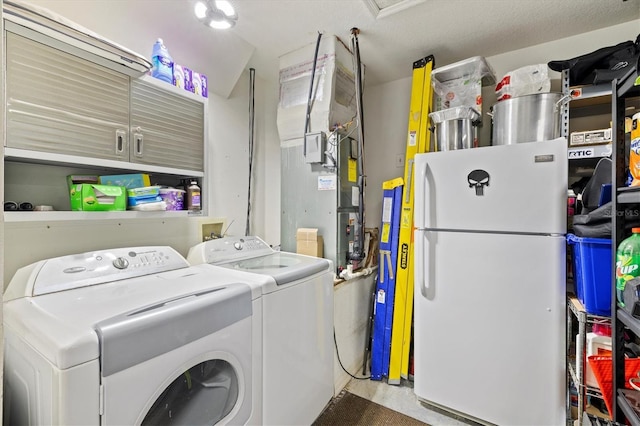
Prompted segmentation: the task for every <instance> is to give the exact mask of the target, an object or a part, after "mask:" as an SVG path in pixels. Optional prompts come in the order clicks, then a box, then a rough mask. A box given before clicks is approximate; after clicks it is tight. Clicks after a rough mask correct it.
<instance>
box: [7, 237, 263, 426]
mask: <svg viewBox="0 0 640 426" xmlns="http://www.w3.org/2000/svg"><path fill="white" fill-rule="evenodd" d="M261 285H262V284H261V281H260V280H252V279H251V277H245V279H243V281H238V276H237V274H225V273H224V272H221V271H212V269H211V268H210V267H208V266H207V265H201V266H193V267H190V266H189V264H188V263H187V261H186V260H185V259H184V257H182V256H181V255H180V254H179V253H177V252H176V251H175V250H173V249H172V248H170V247H134V248H122V249H112V250H105V251H95V252H89V253H83V254H78V255H70V256H63V257H58V258H53V259H48V260H43V261H40V262H37V263H34V264H32V265H29V266H26V267H24V268H21V269H20V270H19V271H18V272H17V273H16V274H15V276H14V278H13V279H12V281H11V282H10V284H9V286H8V287H7V290H6V292H5V294H4V336H5V358H4V368H5V371H4V380H5V382H4V383H5V390H4V403H5V407H4V416H5V417H4V421H5V424H34V425H35V424H65V425H72V424H79V425H124V424H129V425H134V424H135V425H140V424H143V425H144V424H161V423H167V422H168V421H169V418H171V419H172V420H171V421H172V424H184V425H187V424H188V425H192V424H214V423H220V424H226V423H232V424H245V423H252V424H260V423H262V407H261V401H262V396H261V389H262V372H261V368H260V367H261V364H260V360H261V358H262V356H261V349H262V345H261V341H262V339H261V317H262V311H261V300H260V298H261V297H260V296H261ZM254 380H255V381H256V383H253V381H254Z"/></svg>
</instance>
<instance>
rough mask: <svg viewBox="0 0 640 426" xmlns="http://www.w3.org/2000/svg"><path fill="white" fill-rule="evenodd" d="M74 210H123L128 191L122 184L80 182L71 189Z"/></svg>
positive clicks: (70, 195) (72, 208) (70, 194)
mask: <svg viewBox="0 0 640 426" xmlns="http://www.w3.org/2000/svg"><path fill="white" fill-rule="evenodd" d="M69 198H70V200H71V210H72V211H123V210H126V208H127V193H126V190H125V188H123V187H122V186H109V185H96V184H90V183H80V184H77V185H73V186H72V187H71V189H70V191H69Z"/></svg>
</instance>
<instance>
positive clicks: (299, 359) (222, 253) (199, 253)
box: [187, 237, 334, 425]
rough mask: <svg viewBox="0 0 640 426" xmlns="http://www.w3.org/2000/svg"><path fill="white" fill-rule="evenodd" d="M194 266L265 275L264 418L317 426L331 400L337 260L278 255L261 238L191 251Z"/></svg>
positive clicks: (220, 241)
mask: <svg viewBox="0 0 640 426" xmlns="http://www.w3.org/2000/svg"><path fill="white" fill-rule="evenodd" d="M187 260H188V261H189V262H190V263H191V264H201V263H203V262H204V263H208V264H210V265H213V267H216V268H217V269H225V268H226V269H227V270H231V271H236V272H237V273H239V274H241V275H239V277H246V276H248V275H253V276H260V277H262V279H263V281H264V284H263V288H262V290H263V291H262V293H263V294H262V313H263V317H262V321H263V328H262V340H263V348H262V356H263V362H262V371H263V376H262V379H263V388H262V395H263V411H262V414H263V422H264V424H267V425H303V424H311V423H313V421H314V420H315V419H316V418H317V417H318V415H319V414H320V413H321V412H322V410H323V409H324V407H325V406H326V404H327V403H328V402H329V401H330V400H331V398H332V397H333V359H334V358H333V357H334V355H333V347H334V343H333V277H334V274H333V265H332V262H331V261H329V260H327V259H321V258H316V257H310V256H304V255H299V254H294V253H285V252H279V251H275V250H273V249H271V248H270V247H269V246H268V245H267V244H266V243H265V242H264V241H262V240H261V239H260V238H258V237H225V238H220V239H216V240H210V241H206V242H204V243H201V244H198V245H196V246H194V247H192V248H191V250H189V254H188V256H187Z"/></svg>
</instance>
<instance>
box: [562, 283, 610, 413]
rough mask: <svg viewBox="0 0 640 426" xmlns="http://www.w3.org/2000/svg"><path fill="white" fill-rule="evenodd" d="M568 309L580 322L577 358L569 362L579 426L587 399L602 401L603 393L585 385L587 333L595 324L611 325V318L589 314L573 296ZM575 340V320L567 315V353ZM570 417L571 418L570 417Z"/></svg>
mask: <svg viewBox="0 0 640 426" xmlns="http://www.w3.org/2000/svg"><path fill="white" fill-rule="evenodd" d="M567 309H568V312H570V313H571V314H573V317H575V318H576V319H577V321H578V334H577V339H580V342H578V341H577V340H576V342H575V344H576V351H575V357H572V356H569V357H568V362H567V371H568V376H569V378H570V379H571V381H572V382H573V384H574V386H575V387H576V391H577V392H578V407H577V409H578V414H577V421H578V424H579V425H581V424H582V417H583V416H584V413H585V410H586V406H587V397H596V398H600V399H602V393H601V392H600V389H598V388H595V387H592V386H588V385H587V384H586V383H585V369H586V366H587V360H586V355H585V353H586V352H585V351H586V347H587V331H588V328H589V327H590V326H592V325H593V324H608V323H610V318H609V317H604V316H600V315H591V314H588V313H587V311H586V310H585V309H584V306H582V303H580V301H579V300H578V298H577V297H575V296H573V295H571V296H568V297H567ZM573 339H574V330H573V318H572V316H571V315H567V353H570V352H571V351H570V348H571V346H572V342H573ZM579 344H580V347H581V348H582V350H581V351H578V350H577V347H578V345H579ZM570 409H571V399H570V398H567V411H568V414H570ZM569 417H570V416H569Z"/></svg>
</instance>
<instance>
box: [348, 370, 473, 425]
mask: <svg viewBox="0 0 640 426" xmlns="http://www.w3.org/2000/svg"><path fill="white" fill-rule="evenodd" d="M345 390H346V391H347V392H349V393H352V394H354V395H357V396H360V397H362V398H365V399H367V400H369V401H372V402H375V403H377V404H380V405H382V406H384V407H387V408H390V409H392V410H394V411H397V412H400V413H402V414H404V415H406V416H409V417H412V418H414V419H416V420H419V421H421V422H423V423H425V424H428V425H431V426H439V425H446V426H469V425H470V424H474V423H470V422H468V421H466V420H464V419H461V418H459V417H453V416H449V415H445V414H443V413H441V412H439V411H435V410H432V409H430V408H428V407H427V406H425V405H424V404H423V403H421V402H420V401H418V399H417V397H416V395H415V394H414V393H413V383H412V382H410V381H405V380H403V381H402V383H401V385H400V386H392V385H388V384H387V383H386V382H385V381H375V380H358V379H351V381H350V382H349V383H347V386H346V387H345ZM369 424H371V423H369ZM378 424H382V423H378Z"/></svg>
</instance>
